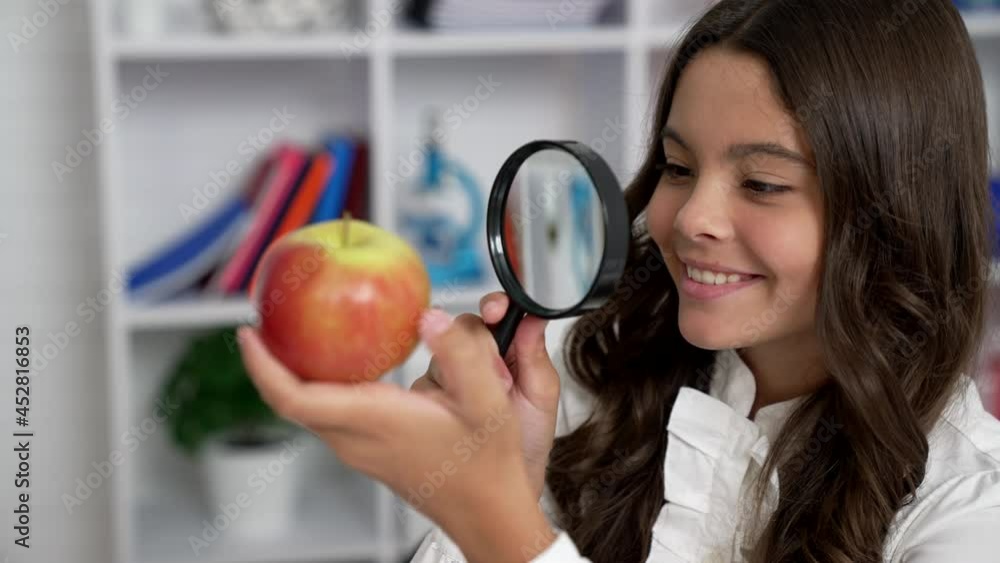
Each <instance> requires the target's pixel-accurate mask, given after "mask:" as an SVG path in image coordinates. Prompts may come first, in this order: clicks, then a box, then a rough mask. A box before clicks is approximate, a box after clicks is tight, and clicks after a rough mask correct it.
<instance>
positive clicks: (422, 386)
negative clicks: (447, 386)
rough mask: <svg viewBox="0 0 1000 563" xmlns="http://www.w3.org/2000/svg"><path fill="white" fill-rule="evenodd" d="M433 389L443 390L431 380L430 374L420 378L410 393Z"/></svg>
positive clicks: (412, 386)
mask: <svg viewBox="0 0 1000 563" xmlns="http://www.w3.org/2000/svg"><path fill="white" fill-rule="evenodd" d="M433 389H441V386H440V385H438V384H437V382H436V381H434V380H433V379H432V378H431V375H430V372H428V373H426V374H424V375H422V376H420V377H418V378H417V380H416V381H414V382H413V384H412V385H410V391H419V392H421V393H423V392H425V391H430V390H433Z"/></svg>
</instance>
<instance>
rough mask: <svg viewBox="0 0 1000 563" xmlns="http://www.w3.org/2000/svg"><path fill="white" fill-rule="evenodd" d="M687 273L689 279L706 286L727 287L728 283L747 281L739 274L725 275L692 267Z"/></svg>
mask: <svg viewBox="0 0 1000 563" xmlns="http://www.w3.org/2000/svg"><path fill="white" fill-rule="evenodd" d="M687 273H688V277H689V278H691V279H693V280H694V281H696V282H698V283H703V284H705V285H725V284H727V283H736V282H738V281H743V280H744V279H745V278H744V277H743V276H741V275H739V274H723V273H720V272H711V271H709V270H699V269H697V268H692V267H691V266H688V267H687Z"/></svg>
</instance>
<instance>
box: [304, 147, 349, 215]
mask: <svg viewBox="0 0 1000 563" xmlns="http://www.w3.org/2000/svg"><path fill="white" fill-rule="evenodd" d="M326 148H327V150H329V151H330V153H331V154H333V162H334V170H333V174H331V175H330V180H329V181H328V182H327V184H326V188H325V189H324V190H323V195H322V197H321V198H320V200H319V203H318V204H317V206H316V210H315V212H314V213H313V216H312V220H311V221H310V222H311V223H319V222H321V221H331V220H334V219H339V218H340V215H341V214H342V213H343V212H344V203H345V202H346V199H347V189H348V187H349V186H350V179H351V170H352V169H353V167H354V152H355V151H354V141H353V140H352V139H350V138H349V137H346V136H336V137H333V138H331V139H330V140H328V141H327V142H326Z"/></svg>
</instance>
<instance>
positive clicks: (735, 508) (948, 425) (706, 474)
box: [412, 349, 1000, 563]
mask: <svg viewBox="0 0 1000 563" xmlns="http://www.w3.org/2000/svg"><path fill="white" fill-rule="evenodd" d="M553 360H554V362H555V365H556V369H557V370H558V371H559V374H560V378H561V382H562V389H561V392H560V397H559V412H558V415H557V416H558V418H557V422H556V436H562V435H564V434H568V433H569V432H571V431H572V430H573V429H575V428H576V427H577V426H579V425H580V424H581V423H582V422H583V421H584V420H585V419H586V418H587V416H588V414H589V412H590V409H591V408H593V404H592V399H591V397H589V396H588V395H587V392H586V391H585V390H583V389H582V388H581V387H580V386H579V385H578V384H576V382H575V381H574V380H573V379H572V378H571V377H570V376H569V375H568V371H567V369H566V366H565V365H563V363H562V354H561V351H558V352H557V353H555V354H553ZM755 395H756V383H755V380H754V377H753V374H752V373H751V372H750V369H749V368H748V367H747V365H746V364H745V363H744V362H743V360H742V359H741V358H740V356H739V354H737V353H736V351H735V350H731V349H730V350H723V351H720V352H719V353H717V354H716V362H715V365H714V371H713V377H712V382H711V385H710V389H709V394H705V393H702V392H700V391H697V390H695V389H694V388H690V387H685V388H683V389H681V391H680V393H679V395H678V396H677V402H676V403H675V404H674V408H673V411H672V412H671V414H670V420H669V421H668V423H667V427H666V429H665V430H666V432H667V433H668V434H669V440H668V441H667V452H666V457H665V459H664V463H663V477H664V484H665V491H664V497H665V499H666V501H667V503H666V504H664V505H663V508H662V509H661V510H660V514H659V516H658V517H657V520H656V523H655V525H654V528H653V542H652V547H651V551H650V554H649V558H648V559H647V560H646V563H679V562H713V563H714V562H740V561H745V560H746V559H745V557H746V553H745V551H744V550H745V546H748V545H750V544H751V543H752V539H754V538H756V534H757V532H756V531H754V530H753V529H751V528H750V526H751V525H752V523H753V522H762V521H764V520H765V518H766V516H769V515H770V512H771V511H773V510H774V506H775V500H776V499H777V495H778V478H777V473H776V472H775V473H773V474H772V476H771V479H770V481H769V482H770V485H769V492H768V496H767V498H766V499H765V503H764V507H763V509H762V510H763V512H762V516H763V517H762V518H759V519H757V518H753V517H745V516H744V515H743V514H742V512H741V508H742V509H747V508H748V507H749V503H748V502H745V500H746V499H747V498H749V496H750V493H749V487H750V485H751V482H752V481H753V479H754V478H755V476H756V472H757V471H759V470H760V468H761V466H762V463H763V461H764V459H765V457H766V455H767V451H768V445H769V444H770V443H771V441H773V440H774V439H775V437H776V436H777V433H778V432H779V431H780V429H781V424H782V422H783V421H784V419H785V417H786V416H787V415H788V414H790V412H791V410H792V409H793V408H794V407H795V405H796V404H797V403H798V402H799V401H801V400H803V398H804V397H797V398H795V399H791V400H789V401H784V402H781V403H776V404H773V405H768V406H766V407H763V408H761V409H758V411H757V413H756V416H755V417H754V418H753V420H751V419H749V418H748V415H749V413H750V409H751V407H752V405H753V400H754V397H755ZM840 431H842V429H841V428H840V425H838V424H837V423H836V421H833V420H829V421H825V422H824V423H823V424H822V426H821V428H820V429H819V430H818V431H817V432H816V435H815V436H814V437H813V441H812V442H810V443H809V444H806V447H805V449H804V452H803V453H802V454H800V455H803V456H804V458H803V460H802V461H803V462H804V463H808V462H809V459H808V458H809V451H810V449H811V448H816V450H813V451H818V448H820V447H822V444H823V442H825V441H828V440H829V439H830V437H831V436H832V433H835V432H840ZM928 440H929V444H930V452H929V456H928V459H927V471H926V474H925V477H924V480H923V482H922V483H921V485H920V487H919V489H918V490H917V492H916V495H915V499H914V500H913V502H911V503H910V504H908V505H907V506H905V507H903V508H902V509H900V511H899V512H898V513H897V514H896V517H895V519H894V521H893V523H892V524H891V526H890V530H889V534H888V536H887V538H886V543H885V547H884V552H883V553H884V555H883V561H885V562H887V563H940V562H942V561H961V562H963V563H987V562H996V561H1000V421H997V419H996V418H994V417H993V416H992V415H990V414H989V413H988V412H986V410H985V409H984V408H983V405H982V402H981V400H980V397H979V394H978V391H977V389H976V386H975V384H974V382H973V381H972V380H971V379H970V378H968V377H966V376H963V379H962V384H961V385H960V386H959V390H958V392H957V393H956V396H955V397H954V398H953V399H952V401H951V403H950V405H949V407H948V408H947V409H946V411H945V413H944V414H943V415H942V417H941V419H940V420H939V422H938V423H937V424H936V425H935V427H934V428H933V429H932V431H931V433H930V435H929V436H928ZM540 505H541V507H542V509H543V511H544V512H545V514H546V515H548V518H549V522H550V523H551V524H552V525H553V527H554V528H555V529H556V530H557V531H558V532H559V534H558V536H557V538H556V540H555V542H554V543H553V544H552V545H551V546H549V547H548V548H547V549H546V550H545V551H543V552H542V553H540V554H539V555H538V556H536V557H535V558H534V559H532V562H533V563H584V562H587V561H589V560H588V559H586V558H584V557H582V556H581V555H580V553H579V551H578V550H577V548H576V546H575V545H574V543H573V540H572V539H571V538H570V537H569V535H568V534H567V533H566V532H564V531H562V530H561V529H560V528H559V527H558V523H557V522H556V521H555V518H554V516H553V515H554V513H555V512H554V510H553V500H552V498H551V496H550V494H549V491H548V488H547V487H546V489H545V491H544V492H543V496H542V499H541V503H540ZM741 546H744V547H743V548H741ZM464 562H465V559H464V557H463V556H462V553H461V551H460V550H459V549H458V547H457V546H456V545H455V544H454V543H453V542H452V540H451V539H450V538H449V537H448V536H447V535H446V534H445V533H444V532H443V531H442V530H441V529H440V528H434V529H433V530H431V531H430V532H429V533H428V534H427V536H426V537H425V538H424V540H423V542H422V543H421V544H420V547H419V549H418V550H417V553H416V555H415V556H414V558H413V560H412V563H464Z"/></svg>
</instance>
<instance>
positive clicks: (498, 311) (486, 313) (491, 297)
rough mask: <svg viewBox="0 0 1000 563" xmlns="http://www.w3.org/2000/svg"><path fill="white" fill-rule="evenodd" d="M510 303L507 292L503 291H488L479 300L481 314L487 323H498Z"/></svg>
mask: <svg viewBox="0 0 1000 563" xmlns="http://www.w3.org/2000/svg"><path fill="white" fill-rule="evenodd" d="M508 303H509V301H508V298H507V294H506V293H504V292H502V291H494V292H493V293H487V294H486V295H484V296H483V298H482V299H480V300H479V315H480V316H481V317H483V321H484V322H486V324H490V325H491V324H496V323H498V322H500V320H501V319H503V316H504V314H505V313H507V305H508Z"/></svg>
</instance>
